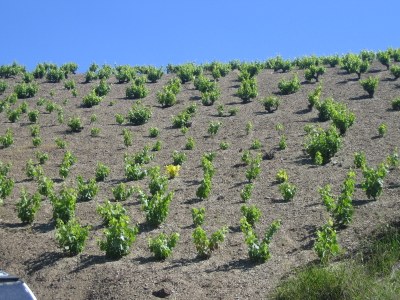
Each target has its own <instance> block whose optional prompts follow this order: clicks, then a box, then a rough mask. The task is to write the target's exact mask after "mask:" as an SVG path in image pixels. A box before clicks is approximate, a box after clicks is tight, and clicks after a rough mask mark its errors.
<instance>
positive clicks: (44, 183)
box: [38, 176, 54, 197]
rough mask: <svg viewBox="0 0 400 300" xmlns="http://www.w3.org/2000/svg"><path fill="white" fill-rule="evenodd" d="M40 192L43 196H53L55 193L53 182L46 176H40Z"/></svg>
mask: <svg viewBox="0 0 400 300" xmlns="http://www.w3.org/2000/svg"><path fill="white" fill-rule="evenodd" d="M38 191H39V193H40V194H41V195H42V196H45V197H47V196H51V195H52V194H53V192H54V182H53V180H51V178H48V177H46V176H40V177H39V180H38Z"/></svg>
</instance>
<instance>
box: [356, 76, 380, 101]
mask: <svg viewBox="0 0 400 300" xmlns="http://www.w3.org/2000/svg"><path fill="white" fill-rule="evenodd" d="M360 84H361V86H362V88H363V89H364V91H366V92H367V93H368V95H369V97H370V98H373V97H374V94H375V90H376V89H377V87H378V84H379V77H372V76H369V77H368V78H367V79H364V80H360Z"/></svg>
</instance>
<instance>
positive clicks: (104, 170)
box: [95, 162, 110, 182]
mask: <svg viewBox="0 0 400 300" xmlns="http://www.w3.org/2000/svg"><path fill="white" fill-rule="evenodd" d="M108 175H110V168H109V167H107V166H106V165H104V164H102V163H100V162H99V163H97V167H96V175H95V178H96V181H97V182H99V181H104V180H105V179H106V178H107V177H108Z"/></svg>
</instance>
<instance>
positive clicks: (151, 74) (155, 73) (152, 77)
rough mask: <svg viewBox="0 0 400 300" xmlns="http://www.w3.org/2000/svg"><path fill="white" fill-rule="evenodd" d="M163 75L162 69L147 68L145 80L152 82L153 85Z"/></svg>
mask: <svg viewBox="0 0 400 300" xmlns="http://www.w3.org/2000/svg"><path fill="white" fill-rule="evenodd" d="M163 75H164V72H163V70H162V68H159V69H157V68H155V67H149V68H148V71H147V79H148V80H149V81H150V82H152V83H155V82H157V81H158V80H159V79H161V77H162V76H163Z"/></svg>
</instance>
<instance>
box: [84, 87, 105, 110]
mask: <svg viewBox="0 0 400 300" xmlns="http://www.w3.org/2000/svg"><path fill="white" fill-rule="evenodd" d="M101 101H103V98H102V97H101V96H98V95H97V94H96V92H95V90H92V91H91V92H90V93H89V94H87V95H86V96H85V97H83V100H82V105H83V106H84V107H93V106H95V105H98V104H100V102H101Z"/></svg>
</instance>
